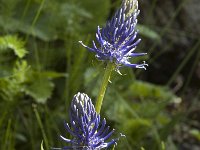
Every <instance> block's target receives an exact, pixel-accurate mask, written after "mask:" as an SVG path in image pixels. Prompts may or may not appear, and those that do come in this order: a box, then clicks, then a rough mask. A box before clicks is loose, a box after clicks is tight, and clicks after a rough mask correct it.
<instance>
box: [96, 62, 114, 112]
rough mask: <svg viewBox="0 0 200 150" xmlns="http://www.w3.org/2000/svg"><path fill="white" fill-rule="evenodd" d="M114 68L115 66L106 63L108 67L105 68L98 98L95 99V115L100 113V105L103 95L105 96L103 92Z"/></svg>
mask: <svg viewBox="0 0 200 150" xmlns="http://www.w3.org/2000/svg"><path fill="white" fill-rule="evenodd" d="M114 68H115V64H114V63H110V62H109V63H108V65H107V67H106V70H105V73H104V76H103V81H102V84H101V87H100V90H99V94H98V97H97V101H96V106H95V108H96V111H97V113H100V111H101V106H102V103H103V98H104V95H105V92H106V88H107V85H108V81H109V79H110V76H111V73H112V71H113V69H114Z"/></svg>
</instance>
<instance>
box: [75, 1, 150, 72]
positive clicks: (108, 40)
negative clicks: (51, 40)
mask: <svg viewBox="0 0 200 150" xmlns="http://www.w3.org/2000/svg"><path fill="white" fill-rule="evenodd" d="M138 14H139V10H138V1H137V0H123V2H122V5H121V7H120V9H118V10H117V11H116V13H115V15H114V16H113V17H112V18H111V20H109V21H108V22H107V23H106V26H105V27H103V28H102V29H101V28H100V27H99V26H98V28H97V33H96V39H97V42H98V45H99V46H98V47H97V46H96V44H95V42H94V41H93V47H92V48H91V47H88V46H86V45H84V44H83V42H82V41H79V42H80V43H81V44H82V45H83V46H84V47H85V48H87V49H88V50H89V51H91V52H95V53H96V57H97V58H98V59H99V60H103V61H110V62H113V63H115V64H116V65H117V67H119V66H121V65H125V66H129V67H135V68H144V69H146V68H145V66H147V64H145V62H143V63H142V64H132V63H130V62H129V58H131V57H136V56H142V55H145V54H146V53H135V52H134V50H135V49H136V46H137V45H138V43H139V42H140V39H136V36H137V31H136V30H135V26H136V24H137V15H138Z"/></svg>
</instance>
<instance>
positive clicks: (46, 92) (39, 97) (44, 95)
mask: <svg viewBox="0 0 200 150" xmlns="http://www.w3.org/2000/svg"><path fill="white" fill-rule="evenodd" d="M53 88H54V84H53V82H52V81H50V80H48V79H43V78H36V79H35V80H33V81H32V82H31V83H30V84H29V85H25V87H24V91H25V93H26V94H27V95H30V96H31V97H33V98H34V100H35V101H36V102H38V103H42V104H45V103H46V101H47V99H48V98H50V97H51V93H52V91H53Z"/></svg>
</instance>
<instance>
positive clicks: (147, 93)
mask: <svg viewBox="0 0 200 150" xmlns="http://www.w3.org/2000/svg"><path fill="white" fill-rule="evenodd" d="M129 89H130V91H129V92H130V93H128V95H129V94H130V95H131V96H134V97H139V98H144V99H151V98H153V99H155V100H160V99H161V100H173V101H176V100H177V96H176V95H174V94H173V93H172V92H171V91H170V90H169V89H167V88H166V87H163V86H158V85H155V84H151V83H147V82H143V81H137V80H135V82H134V83H133V84H132V85H131V86H130V87H129Z"/></svg>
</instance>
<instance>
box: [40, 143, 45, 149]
mask: <svg viewBox="0 0 200 150" xmlns="http://www.w3.org/2000/svg"><path fill="white" fill-rule="evenodd" d="M40 148H41V150H44V147H43V141H42V142H41V146H40Z"/></svg>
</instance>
